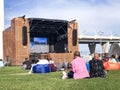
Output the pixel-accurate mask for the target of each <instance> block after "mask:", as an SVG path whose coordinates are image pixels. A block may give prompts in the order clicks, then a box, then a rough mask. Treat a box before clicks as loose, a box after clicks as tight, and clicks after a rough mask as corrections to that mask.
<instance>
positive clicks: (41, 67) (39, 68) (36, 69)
mask: <svg viewBox="0 0 120 90" xmlns="http://www.w3.org/2000/svg"><path fill="white" fill-rule="evenodd" d="M50 71H51V70H50V67H49V65H48V64H37V65H35V66H33V73H49V72H50Z"/></svg>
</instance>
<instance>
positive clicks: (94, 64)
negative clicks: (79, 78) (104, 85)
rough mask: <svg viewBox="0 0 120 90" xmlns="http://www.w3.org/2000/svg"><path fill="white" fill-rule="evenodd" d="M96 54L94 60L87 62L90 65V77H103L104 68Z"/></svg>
mask: <svg viewBox="0 0 120 90" xmlns="http://www.w3.org/2000/svg"><path fill="white" fill-rule="evenodd" d="M99 57H100V55H99V54H98V53H95V54H94V58H93V59H92V60H91V61H89V64H90V77H91V78H94V77H105V72H104V66H103V62H102V60H100V59H99Z"/></svg>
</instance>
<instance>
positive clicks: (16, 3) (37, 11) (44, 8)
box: [4, 0, 120, 36]
mask: <svg viewBox="0 0 120 90" xmlns="http://www.w3.org/2000/svg"><path fill="white" fill-rule="evenodd" d="M4 1H5V2H4V3H5V5H4V7H5V9H4V10H5V28H7V27H8V26H10V22H11V19H12V18H14V17H19V16H23V15H26V17H27V18H30V17H37V18H49V19H63V20H68V21H71V20H73V19H76V21H77V22H78V25H79V28H78V30H79V34H80V33H84V34H86V35H94V34H95V33H96V34H100V33H99V32H104V33H103V35H105V36H110V35H111V33H113V35H116V36H120V33H119V32H120V0H4Z"/></svg>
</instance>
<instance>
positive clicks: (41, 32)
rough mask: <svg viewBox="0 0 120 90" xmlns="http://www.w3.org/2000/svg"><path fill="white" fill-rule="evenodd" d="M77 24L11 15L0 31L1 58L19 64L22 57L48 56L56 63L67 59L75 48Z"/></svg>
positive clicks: (71, 57) (71, 55)
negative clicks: (1, 32) (8, 24)
mask: <svg viewBox="0 0 120 90" xmlns="http://www.w3.org/2000/svg"><path fill="white" fill-rule="evenodd" d="M77 32H78V24H77V22H75V21H66V20H55V19H41V18H24V17H19V18H14V19H13V20H11V26H10V27H9V28H7V29H5V30H4V31H3V59H4V60H5V59H6V57H7V56H9V57H10V59H11V65H21V64H22V62H23V61H24V59H25V58H29V59H31V58H38V57H39V56H41V58H44V56H46V55H47V56H49V57H51V58H52V60H54V61H55V62H56V63H60V62H62V61H68V62H71V60H72V59H73V53H74V52H75V51H77V50H78V35H77V34H78V33H77Z"/></svg>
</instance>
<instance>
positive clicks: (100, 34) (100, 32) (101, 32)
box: [99, 31, 104, 59]
mask: <svg viewBox="0 0 120 90" xmlns="http://www.w3.org/2000/svg"><path fill="white" fill-rule="evenodd" d="M103 33H104V32H103V31H99V36H100V45H101V49H102V50H101V51H102V52H101V54H100V57H101V59H102V56H103V48H102V44H103V42H102V36H103Z"/></svg>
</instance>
